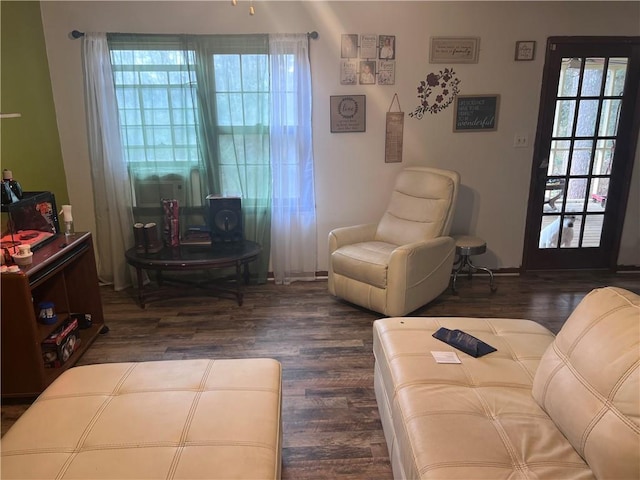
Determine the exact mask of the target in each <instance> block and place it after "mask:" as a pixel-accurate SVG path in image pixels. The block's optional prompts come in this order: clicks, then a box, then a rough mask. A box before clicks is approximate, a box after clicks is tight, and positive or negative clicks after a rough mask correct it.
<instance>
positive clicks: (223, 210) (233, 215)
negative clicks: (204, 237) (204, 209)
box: [207, 195, 244, 245]
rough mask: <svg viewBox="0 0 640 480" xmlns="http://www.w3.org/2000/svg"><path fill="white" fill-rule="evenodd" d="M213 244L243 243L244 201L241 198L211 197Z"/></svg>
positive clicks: (210, 218)
mask: <svg viewBox="0 0 640 480" xmlns="http://www.w3.org/2000/svg"><path fill="white" fill-rule="evenodd" d="M207 200H208V201H209V229H210V231H211V244H212V245H216V244H220V243H235V242H242V241H243V240H244V235H243V233H242V200H241V199H240V197H217V196H214V195H209V196H208V197H207Z"/></svg>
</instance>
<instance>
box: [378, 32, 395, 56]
mask: <svg viewBox="0 0 640 480" xmlns="http://www.w3.org/2000/svg"><path fill="white" fill-rule="evenodd" d="M378 43H379V49H380V50H379V52H380V53H379V54H378V58H379V59H380V60H395V58H396V36H395V35H380V36H379V37H378Z"/></svg>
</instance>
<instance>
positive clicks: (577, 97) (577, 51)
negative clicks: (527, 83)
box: [522, 37, 640, 271]
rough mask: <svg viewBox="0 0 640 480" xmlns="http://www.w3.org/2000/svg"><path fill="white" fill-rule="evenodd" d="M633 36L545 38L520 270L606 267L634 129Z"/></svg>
mask: <svg viewBox="0 0 640 480" xmlns="http://www.w3.org/2000/svg"><path fill="white" fill-rule="evenodd" d="M639 84H640V37H551V38H549V40H548V42H547V50H546V59H545V66H544V73H543V80H542V91H541V97H540V111H539V115H538V127H537V132H536V141H535V147H534V158H533V166H532V175H531V187H530V193H529V204H528V211H527V223H526V230H525V245H524V256H523V262H522V265H523V270H524V271H527V270H550V269H599V268H609V269H613V268H615V266H616V262H617V257H618V250H619V247H620V237H621V234H622V227H623V222H624V217H625V211H626V206H627V197H628V194H629V189H630V185H631V172H632V169H633V163H634V158H635V148H636V144H637V140H638V127H639V125H640V95H639V94H638V86H639Z"/></svg>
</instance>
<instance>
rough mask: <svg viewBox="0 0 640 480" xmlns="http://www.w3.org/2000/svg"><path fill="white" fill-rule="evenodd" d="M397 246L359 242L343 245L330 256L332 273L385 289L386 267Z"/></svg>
mask: <svg viewBox="0 0 640 480" xmlns="http://www.w3.org/2000/svg"><path fill="white" fill-rule="evenodd" d="M396 248H397V245H391V244H389V243H384V242H361V243H354V244H352V245H345V246H344V247H340V248H339V249H338V250H336V251H335V252H333V253H332V254H331V261H332V264H333V272H334V273H336V274H338V275H344V276H345V277H347V278H351V279H353V280H357V281H359V282H363V283H366V284H368V285H373V286H374V287H378V288H387V266H388V264H389V258H390V257H391V253H392V252H393V251H394V250H395V249H396Z"/></svg>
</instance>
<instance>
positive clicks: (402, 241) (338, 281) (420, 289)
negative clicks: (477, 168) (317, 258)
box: [329, 167, 460, 316]
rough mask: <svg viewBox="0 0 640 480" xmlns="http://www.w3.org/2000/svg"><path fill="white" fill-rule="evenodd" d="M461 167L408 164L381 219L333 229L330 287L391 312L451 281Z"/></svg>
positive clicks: (414, 304)
mask: <svg viewBox="0 0 640 480" xmlns="http://www.w3.org/2000/svg"><path fill="white" fill-rule="evenodd" d="M459 184H460V176H459V175H458V173H456V172H452V171H449V170H440V169H437V168H429V167H409V168H405V169H404V170H403V171H402V172H400V174H399V175H398V178H397V179H396V184H395V187H394V190H393V193H392V194H391V200H390V202H389V206H388V207H387V211H386V212H385V214H384V216H383V217H382V219H381V220H380V222H379V223H378V224H367V225H356V226H352V227H343V228H337V229H335V230H333V231H331V232H330V233H329V293H331V294H332V295H334V296H337V297H340V298H343V299H344V300H347V301H349V302H351V303H355V304H356V305H360V306H362V307H365V308H368V309H369V310H373V311H376V312H379V313H382V314H384V315H387V316H402V315H406V314H407V313H409V312H412V311H414V310H415V309H417V308H419V307H421V306H423V305H425V304H427V303H428V302H430V301H431V300H433V299H434V298H436V297H437V296H438V295H440V294H441V293H442V292H443V291H444V290H446V289H447V287H448V285H449V279H450V276H451V269H452V267H453V261H454V257H455V250H456V246H455V241H454V239H453V238H451V237H450V236H448V235H449V230H450V228H451V222H452V220H453V213H454V210H455V206H456V198H457V196H458V187H459Z"/></svg>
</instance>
